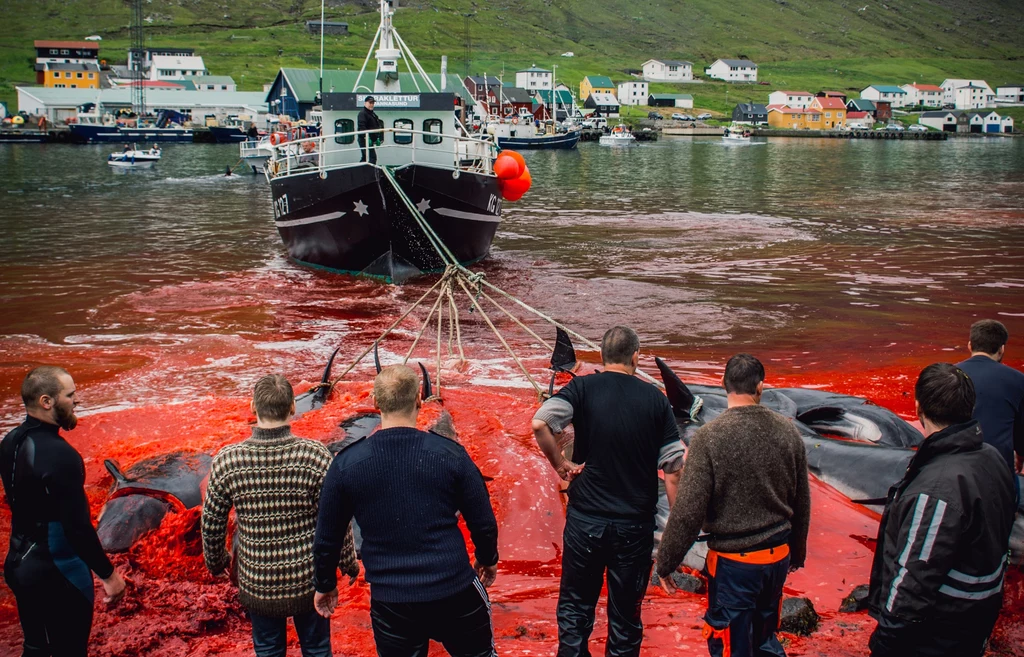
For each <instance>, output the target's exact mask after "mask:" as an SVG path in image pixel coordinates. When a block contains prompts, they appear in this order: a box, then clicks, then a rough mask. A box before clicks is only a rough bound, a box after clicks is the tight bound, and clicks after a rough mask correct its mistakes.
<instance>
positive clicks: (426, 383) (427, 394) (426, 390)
mask: <svg viewBox="0 0 1024 657" xmlns="http://www.w3.org/2000/svg"><path fill="white" fill-rule="evenodd" d="M416 364H417V365H419V366H420V371H421V372H423V393H422V396H423V400H424V401H426V400H428V399H430V398H431V397H433V396H434V393H433V391H431V389H430V375H429V374H427V367H426V366H425V365H424V364H423V363H416Z"/></svg>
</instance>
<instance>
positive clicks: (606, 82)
mask: <svg viewBox="0 0 1024 657" xmlns="http://www.w3.org/2000/svg"><path fill="white" fill-rule="evenodd" d="M583 79H584V80H587V81H589V82H590V86H591V87H593V88H596V89H613V88H614V87H615V84H614V83H612V79H611V78H610V77H608V76H607V75H588V76H587V77H585V78H583Z"/></svg>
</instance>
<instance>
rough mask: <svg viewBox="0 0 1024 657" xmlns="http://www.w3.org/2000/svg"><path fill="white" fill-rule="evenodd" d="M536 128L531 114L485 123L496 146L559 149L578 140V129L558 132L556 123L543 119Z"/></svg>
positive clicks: (574, 143)
mask: <svg viewBox="0 0 1024 657" xmlns="http://www.w3.org/2000/svg"><path fill="white" fill-rule="evenodd" d="M540 128H541V129H540V130H538V129H537V124H536V123H535V122H534V120H533V116H532V115H526V116H519V117H513V118H511V119H502V120H500V121H492V122H489V123H488V124H487V134H489V135H491V136H493V137H494V138H495V139H496V140H497V142H498V148H501V149H506V148H512V149H515V150H522V149H559V150H569V149H573V148H576V144H577V142H579V140H580V131H579V130H567V131H565V132H558V124H557V123H555V122H554V121H551V120H548V121H544V122H543V123H541V125H540Z"/></svg>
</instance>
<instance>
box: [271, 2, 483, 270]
mask: <svg viewBox="0 0 1024 657" xmlns="http://www.w3.org/2000/svg"><path fill="white" fill-rule="evenodd" d="M394 12H395V9H394V7H393V6H392V4H391V3H390V2H388V1H387V0H381V2H380V26H379V27H378V28H377V34H376V36H375V37H374V39H373V43H372V44H371V46H370V54H369V55H368V56H367V62H368V61H369V60H370V57H371V56H375V58H376V73H375V74H367V75H365V76H364V73H365V64H364V70H363V71H360V74H359V76H358V77H357V78H356V80H355V83H354V84H353V87H352V90H351V92H348V93H335V92H330V93H324V94H323V97H322V100H323V103H322V106H323V109H322V111H323V130H322V131H321V132H322V134H321V135H319V136H316V137H306V138H302V139H295V140H284V139H282V137H281V134H280V133H273V134H271V139H270V147H271V150H272V156H271V158H270V160H269V161H268V162H267V164H266V167H265V172H266V176H267V178H268V180H269V181H270V186H271V190H272V194H273V208H274V225H275V226H276V227H277V230H278V233H279V234H280V236H281V239H282V240H283V242H284V244H285V246H286V247H287V249H288V255H289V256H290V257H291V258H292V259H293V260H294V261H296V262H298V263H300V264H304V265H309V266H312V267H317V268H322V269H326V270H330V271H334V272H341V273H346V274H354V275H362V276H370V277H376V278H380V279H383V280H385V281H388V282H402V281H404V280H406V279H408V278H410V277H412V276H416V275H419V274H421V273H426V272H432V271H439V270H441V269H443V268H444V266H445V262H444V260H442V259H441V258H440V257H439V255H438V252H439V251H440V250H441V249H440V248H435V244H434V242H433V240H434V236H436V237H437V239H439V240H440V242H441V244H440V245H437V246H438V247H443V248H444V249H446V250H447V251H448V252H450V253H451V255H452V258H453V259H454V260H457V261H458V262H459V263H462V264H464V265H465V264H470V263H473V262H476V261H478V260H480V259H482V258H484V257H485V256H486V255H487V254H488V253H489V251H490V248H491V241H492V240H493V239H494V234H495V232H496V231H497V229H498V224H499V222H500V221H501V205H502V194H501V191H500V186H499V183H498V179H497V177H496V176H495V174H494V171H493V162H494V159H495V157H496V156H497V148H496V145H495V144H494V142H493V141H492V140H491V139H490V138H488V137H487V136H479V135H470V134H468V132H467V131H466V130H465V127H464V126H462V125H461V124H460V123H459V122H458V121H457V119H456V115H455V112H454V111H453V110H454V109H456V108H457V102H458V101H457V98H456V96H455V94H454V93H452V92H450V91H446V86H447V80H448V76H447V74H446V71H445V65H444V64H442V73H441V76H440V79H439V82H440V84H439V87H440V88H438V85H436V84H435V82H434V79H436V78H437V76H434V79H432V78H431V76H429V75H427V73H426V72H425V71H424V70H423V67H422V66H421V65H420V63H419V62H418V61H417V60H416V57H415V56H414V55H413V54H412V52H411V51H410V50H409V48H408V46H406V44H405V42H404V41H403V40H402V38H401V37H400V36H399V35H398V33H397V31H396V30H395V28H394V26H393V25H392V16H393V15H394ZM374 48H376V50H374ZM403 57H404V58H405V59H406V61H407V62H408V64H409V68H410V71H413V70H414V72H413V73H411V74H410V78H411V79H412V81H415V85H416V86H415V87H413V88H411V89H409V88H405V89H403V88H402V83H401V79H400V76H399V74H398V64H399V60H400V59H402V58H403ZM370 80H372V82H371V81H370ZM368 85H372V90H371V89H370V88H369V86H368ZM368 96H372V97H373V98H374V100H375V102H376V106H375V111H376V113H377V115H378V117H379V118H380V119H381V121H382V122H383V124H384V127H383V129H382V130H377V131H369V130H366V131H359V130H358V129H357V125H358V115H359V112H360V110H361V109H362V108H363V106H364V102H365V101H366V99H367V97H368ZM360 137H363V138H364V139H365V140H367V141H370V140H372V141H375V142H376V144H377V145H376V147H375V148H372V150H371V149H370V148H366V147H361V146H360V144H359V142H360ZM374 160H376V161H375V162H374ZM428 228H429V231H428ZM430 233H433V234H434V236H431V235H430Z"/></svg>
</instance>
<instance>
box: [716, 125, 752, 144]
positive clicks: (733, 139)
mask: <svg viewBox="0 0 1024 657" xmlns="http://www.w3.org/2000/svg"><path fill="white" fill-rule="evenodd" d="M722 141H723V142H725V143H727V144H749V143H750V132H749V131H746V130H744V131H739V130H737V129H736V128H726V129H725V132H724V133H722Z"/></svg>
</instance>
